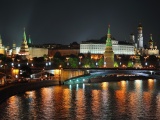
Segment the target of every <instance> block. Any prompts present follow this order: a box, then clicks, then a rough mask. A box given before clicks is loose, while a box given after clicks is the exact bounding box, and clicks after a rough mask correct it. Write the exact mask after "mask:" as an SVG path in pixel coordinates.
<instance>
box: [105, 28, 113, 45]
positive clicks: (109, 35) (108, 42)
mask: <svg viewBox="0 0 160 120" xmlns="http://www.w3.org/2000/svg"><path fill="white" fill-rule="evenodd" d="M106 46H112V41H111V33H110V25H108V34H107V40H106Z"/></svg>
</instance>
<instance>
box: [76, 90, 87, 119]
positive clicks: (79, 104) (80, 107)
mask: <svg viewBox="0 0 160 120" xmlns="http://www.w3.org/2000/svg"><path fill="white" fill-rule="evenodd" d="M85 100H86V99H85V96H84V91H83V90H82V89H79V90H78V91H77V92H76V115H77V118H78V119H82V118H84V117H85V116H84V115H85V114H84V113H85V111H86V107H85V103H86V101H85Z"/></svg>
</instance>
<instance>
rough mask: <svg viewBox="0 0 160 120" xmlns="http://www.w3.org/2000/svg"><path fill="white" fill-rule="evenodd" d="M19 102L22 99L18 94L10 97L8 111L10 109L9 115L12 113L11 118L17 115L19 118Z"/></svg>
mask: <svg viewBox="0 0 160 120" xmlns="http://www.w3.org/2000/svg"><path fill="white" fill-rule="evenodd" d="M19 102H21V101H20V100H19V99H18V97H17V96H12V97H10V98H9V99H8V108H7V111H8V115H10V117H11V118H15V117H16V118H18V115H17V113H19V110H20V106H19ZM20 105H21V104H20ZM13 111H14V112H13Z"/></svg>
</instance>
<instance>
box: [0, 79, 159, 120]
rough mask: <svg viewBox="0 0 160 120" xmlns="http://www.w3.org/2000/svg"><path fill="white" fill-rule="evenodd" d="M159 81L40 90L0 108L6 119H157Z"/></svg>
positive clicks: (3, 118) (19, 97)
mask: <svg viewBox="0 0 160 120" xmlns="http://www.w3.org/2000/svg"><path fill="white" fill-rule="evenodd" d="M159 86H160V81H158V80H154V79H149V80H145V81H142V80H136V81H121V82H103V83H98V84H75V85H68V86H67V85H66V86H53V87H47V88H41V89H39V90H36V91H27V92H25V93H24V94H20V95H16V96H12V97H10V98H9V99H8V100H6V102H4V103H3V104H1V105H0V111H1V113H0V118H1V119H2V120H5V119H29V120H33V119H35V120H36V119H47V120H49V119H56V120H57V119H71V120H72V119H78V120H79V119H80V120H81V119H118V120H119V119H131V120H136V119H158V118H159V117H160V87H159Z"/></svg>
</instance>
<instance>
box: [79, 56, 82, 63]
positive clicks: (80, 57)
mask: <svg viewBox="0 0 160 120" xmlns="http://www.w3.org/2000/svg"><path fill="white" fill-rule="evenodd" d="M79 59H80V61H79V65H81V59H82V56H79Z"/></svg>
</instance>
